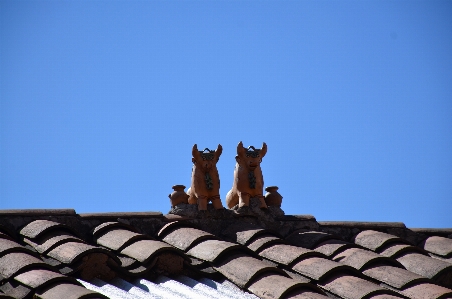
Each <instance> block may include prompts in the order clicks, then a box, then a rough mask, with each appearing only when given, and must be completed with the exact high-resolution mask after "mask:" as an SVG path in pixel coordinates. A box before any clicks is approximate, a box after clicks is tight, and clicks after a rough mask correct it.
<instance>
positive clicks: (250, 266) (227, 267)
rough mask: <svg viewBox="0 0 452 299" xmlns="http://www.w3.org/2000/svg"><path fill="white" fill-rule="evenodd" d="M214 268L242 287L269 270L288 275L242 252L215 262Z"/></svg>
mask: <svg viewBox="0 0 452 299" xmlns="http://www.w3.org/2000/svg"><path fill="white" fill-rule="evenodd" d="M214 269H215V270H217V271H218V272H220V273H221V274H223V275H224V276H226V277H227V278H228V279H229V280H231V281H232V282H233V283H235V284H236V285H238V286H239V287H241V288H245V287H246V286H247V285H248V283H250V281H251V280H252V279H253V278H254V277H256V276H257V275H259V274H261V273H264V272H267V271H269V272H275V273H281V275H283V276H286V274H285V273H284V271H282V270H280V269H278V268H275V267H272V266H269V265H268V264H266V263H265V262H263V261H261V260H258V259H256V258H253V257H251V256H247V255H245V254H241V253H238V254H233V255H228V256H227V257H225V258H224V259H221V260H220V261H219V262H217V263H215V265H214Z"/></svg>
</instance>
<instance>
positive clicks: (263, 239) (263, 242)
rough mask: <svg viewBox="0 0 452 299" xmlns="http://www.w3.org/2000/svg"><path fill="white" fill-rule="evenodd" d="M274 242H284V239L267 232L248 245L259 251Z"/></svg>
mask: <svg viewBox="0 0 452 299" xmlns="http://www.w3.org/2000/svg"><path fill="white" fill-rule="evenodd" d="M274 244H284V241H283V240H281V239H280V238H278V237H275V236H271V235H267V234H265V235H262V236H259V237H258V238H256V239H254V240H253V241H251V243H249V244H248V246H247V247H248V248H249V249H251V250H252V251H254V252H259V251H261V250H262V249H264V248H266V247H269V246H270V245H274Z"/></svg>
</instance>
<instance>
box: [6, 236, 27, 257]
mask: <svg viewBox="0 0 452 299" xmlns="http://www.w3.org/2000/svg"><path fill="white" fill-rule="evenodd" d="M10 252H25V253H28V254H32V255H34V253H33V252H32V251H31V250H30V249H28V248H25V247H23V246H22V245H20V244H18V243H16V242H14V241H11V240H9V239H0V256H3V255H5V254H8V253H10Z"/></svg>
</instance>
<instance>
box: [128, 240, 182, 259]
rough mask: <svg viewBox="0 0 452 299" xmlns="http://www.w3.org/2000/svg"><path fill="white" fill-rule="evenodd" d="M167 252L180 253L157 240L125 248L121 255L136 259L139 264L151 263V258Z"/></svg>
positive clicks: (141, 241)
mask: <svg viewBox="0 0 452 299" xmlns="http://www.w3.org/2000/svg"><path fill="white" fill-rule="evenodd" d="M165 251H169V252H174V253H176V254H179V251H178V250H177V249H176V248H174V247H172V246H169V245H168V244H166V243H163V242H160V241H155V240H140V241H137V242H135V243H133V244H131V245H129V246H127V247H126V248H124V249H123V250H122V251H121V254H124V255H127V256H129V257H131V258H134V259H136V260H137V261H139V262H142V263H147V262H149V261H150V259H151V258H153V257H155V256H156V255H157V254H159V253H161V252H165Z"/></svg>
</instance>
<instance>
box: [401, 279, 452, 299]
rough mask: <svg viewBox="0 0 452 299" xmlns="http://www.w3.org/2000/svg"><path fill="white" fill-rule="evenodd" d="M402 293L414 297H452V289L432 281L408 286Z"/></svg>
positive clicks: (424, 298) (420, 298)
mask: <svg viewBox="0 0 452 299" xmlns="http://www.w3.org/2000/svg"><path fill="white" fill-rule="evenodd" d="M401 293H402V294H403V295H405V296H408V297H410V298H413V299H440V298H451V297H452V290H450V289H446V288H444V287H441V286H438V285H434V284H430V283H423V284H418V285H414V286H411V287H408V288H406V289H405V290H403V291H402V292H401Z"/></svg>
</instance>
